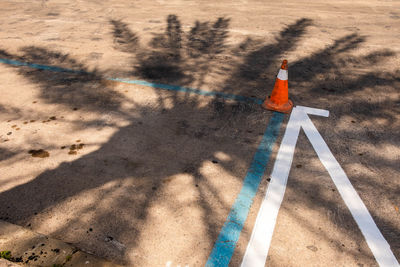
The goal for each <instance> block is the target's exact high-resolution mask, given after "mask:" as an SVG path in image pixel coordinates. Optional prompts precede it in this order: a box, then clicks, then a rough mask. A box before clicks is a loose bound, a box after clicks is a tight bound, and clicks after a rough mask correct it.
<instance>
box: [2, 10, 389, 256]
mask: <svg viewBox="0 0 400 267" xmlns="http://www.w3.org/2000/svg"><path fill="white" fill-rule="evenodd" d="M229 21H230V20H229V19H227V18H218V19H217V20H216V21H215V22H196V23H195V25H194V26H193V27H192V28H191V30H190V31H189V32H188V33H185V32H184V31H183V30H182V27H181V25H180V22H179V19H178V17H177V16H175V15H169V16H168V18H167V27H166V30H165V32H164V33H162V34H157V35H155V36H154V38H153V39H152V40H151V42H150V43H149V44H148V45H147V46H143V45H142V44H140V40H139V37H138V35H137V34H135V33H134V32H132V31H131V30H130V29H129V27H128V25H127V24H125V23H124V22H122V21H120V20H119V21H117V20H112V21H110V23H111V25H112V27H113V32H112V33H113V35H114V40H115V42H114V45H115V47H116V48H117V49H119V50H121V51H122V52H125V53H128V54H129V55H131V57H132V70H131V74H132V75H134V76H135V77H140V78H142V79H146V80H148V81H150V82H157V83H168V84H175V85H181V86H196V87H198V88H200V87H202V86H203V85H205V84H206V83H207V79H206V78H207V77H208V76H209V75H210V73H214V72H216V71H222V73H224V79H223V81H222V82H221V86H218V87H219V88H220V90H222V91H223V92H227V93H236V94H241V95H245V96H256V97H259V98H262V97H264V94H265V93H264V88H265V84H268V83H270V84H272V82H273V81H272V80H268V78H265V77H264V76H263V74H264V72H272V73H274V72H275V71H276V70H275V68H276V66H274V65H275V64H276V63H277V61H279V60H280V56H281V55H282V54H283V53H285V52H286V51H290V50H294V49H295V48H296V44H297V42H298V41H299V40H300V38H301V37H302V36H303V35H304V34H305V31H306V28H307V27H308V26H310V25H311V23H312V22H311V20H309V19H300V20H298V21H296V22H295V23H293V24H292V25H289V26H288V27H287V28H286V29H284V30H282V32H281V34H280V35H279V37H277V40H276V43H274V44H264V43H260V42H257V41H253V40H251V39H247V40H245V41H244V42H243V43H241V44H240V45H239V46H238V47H229V46H228V45H227V44H226V40H227V37H228V27H229ZM362 42H364V40H363V38H362V37H360V36H358V35H352V36H347V37H344V38H343V40H337V41H336V43H335V44H334V45H333V46H332V47H330V48H328V49H326V50H325V51H323V52H321V53H322V54H323V55H325V56H326V55H329V53H330V54H331V55H332V56H331V58H330V59H331V60H334V57H337V58H343V57H344V56H343V55H342V53H344V52H348V51H351V50H352V49H354V48H355V47H357V46H358V45H360V44H361V43H362ZM21 52H22V55H12V54H8V53H7V52H5V51H0V53H1V55H2V57H6V58H9V59H13V60H20V61H32V62H37V63H39V64H44V65H52V66H59V67H63V68H68V69H74V70H79V72H72V73H71V72H59V73H52V74H51V75H49V72H48V71H43V70H32V69H29V68H27V67H18V70H17V71H18V73H19V74H20V75H21V76H23V77H25V78H27V79H28V80H29V81H31V82H32V83H34V84H37V85H39V86H40V97H41V98H42V99H44V100H45V101H47V102H48V103H54V104H59V105H60V106H65V107H68V108H70V109H74V108H76V107H81V108H85V109H87V110H89V111H90V112H93V113H95V114H99V115H100V114H104V113H107V112H115V113H116V114H117V116H119V117H121V118H124V119H126V120H128V121H129V123H128V124H127V125H126V126H123V127H119V128H118V129H117V131H116V132H115V133H114V134H113V136H112V137H111V138H110V139H109V140H108V141H107V142H106V143H105V144H103V145H102V146H101V147H100V148H99V149H98V150H96V151H94V152H92V153H89V154H86V155H84V156H82V157H80V158H78V159H76V160H74V161H72V162H64V163H62V164H60V165H59V166H58V167H57V168H56V169H53V170H48V171H45V172H43V173H41V174H40V175H39V176H37V177H36V178H35V179H33V180H32V181H30V182H28V183H26V184H22V185H20V186H17V187H14V188H12V189H10V190H8V191H5V192H2V193H1V194H0V203H8V204H7V208H6V209H4V210H0V217H2V218H3V219H6V220H8V221H10V222H13V223H18V224H23V225H26V224H28V223H30V221H32V220H33V219H34V218H35V216H36V215H37V214H45V213H49V212H52V211H53V210H57V209H59V208H60V207H63V208H64V207H67V210H66V214H68V216H69V218H68V220H66V221H64V222H62V226H61V227H59V228H57V229H56V230H55V231H54V232H53V233H52V235H54V236H60V237H61V236H65V235H68V238H70V239H71V240H73V242H75V243H77V244H78V246H79V247H80V248H83V249H86V250H89V251H90V250H91V245H90V242H86V241H85V239H87V240H91V241H93V240H94V241H96V242H97V243H98V244H99V245H98V247H96V253H99V255H102V256H104V257H106V258H109V259H113V260H115V261H116V262H120V263H126V262H127V260H128V259H127V258H126V257H127V251H128V250H124V249H122V250H121V249H120V248H118V247H113V246H112V245H110V243H107V242H104V238H106V237H108V236H111V237H113V238H115V239H116V240H120V241H121V242H123V243H124V244H125V246H126V248H128V249H130V250H132V249H134V248H136V247H138V246H139V245H140V240H141V239H140V237H141V234H142V232H143V229H144V228H145V226H146V223H147V221H148V217H149V213H150V208H151V207H152V206H153V205H154V203H157V202H160V201H164V200H166V198H165V193H164V190H165V188H166V187H167V185H168V181H170V179H171V177H174V176H176V175H181V174H185V175H189V176H191V177H192V178H193V179H192V184H191V188H193V190H196V191H197V193H198V194H199V198H198V200H196V203H195V204H196V205H198V206H200V207H201V210H202V224H203V225H204V229H206V230H205V231H206V235H207V240H208V241H209V243H210V244H212V243H213V242H214V240H216V238H217V235H218V231H219V229H220V227H221V226H222V223H223V221H221V220H219V219H217V218H219V216H220V214H219V213H218V212H217V211H216V210H223V211H224V212H225V213H226V214H227V213H228V212H229V209H230V204H229V203H226V201H224V200H223V197H222V196H221V195H220V193H219V191H218V190H217V188H215V185H214V184H213V183H211V182H210V181H209V179H208V177H207V175H205V174H204V172H203V171H202V167H203V166H204V164H206V163H207V162H212V161H217V162H218V164H219V166H221V168H222V169H223V170H224V171H225V172H226V173H228V174H230V175H232V176H235V177H236V178H235V179H238V180H240V179H242V178H243V177H244V175H241V176H240V177H238V176H237V175H236V174H237V173H240V174H243V171H245V169H243V168H238V167H235V166H249V163H250V162H249V161H250V160H251V157H252V155H253V154H254V151H255V149H256V145H255V144H257V140H258V138H259V133H262V132H263V130H264V129H263V125H264V124H265V121H266V120H267V119H268V117H269V114H268V113H262V112H256V111H259V107H258V106H256V105H254V104H253V105H252V104H248V103H230V102H226V101H224V100H223V99H211V100H210V101H208V102H207V100H205V99H204V98H202V97H198V96H190V95H188V94H187V95H184V96H182V95H180V94H176V93H170V92H157V100H158V102H157V105H143V104H140V103H139V102H135V101H134V100H132V99H127V98H126V97H125V96H124V95H123V94H121V93H119V92H117V91H116V90H113V88H112V86H110V85H109V83H107V82H105V80H104V74H103V73H101V72H100V71H98V70H90V69H88V68H87V67H86V66H85V65H84V64H82V63H79V61H78V60H75V59H73V58H72V57H71V56H69V55H65V54H61V53H58V52H54V51H49V50H47V49H45V48H40V47H33V46H31V47H26V48H24V49H22V50H21ZM230 52H232V53H236V56H237V57H239V58H241V60H240V62H241V63H237V62H236V64H235V65H233V66H232V69H231V70H230V71H225V69H224V68H225V66H226V62H225V63H221V64H220V65H218V66H219V67H218V66H217V67H215V66H214V63H215V62H217V61H218V60H219V58H218V56H219V55H220V54H222V53H230ZM321 53H320V54H321ZM320 54H318V53H316V54H315V55H310V57H308V58H306V59H304V60H301V61H298V62H295V63H293V73H294V74H293V76H294V83H295V84H296V85H298V86H299V87H300V88H304V87H305V85H304V84H305V83H307V82H308V81H313V80H315V79H316V78H315V77H316V73H318V71H320V72H321V71H322V73H321V74H329V73H332V72H335V71H338V70H341V69H342V66H341V65H335V66H334V67H333V68H330V69H327V68H322V69H318V70H316V69H313V68H314V67H313V66H314V65H315V64H316V63H315V62H316V61H317V58H318V57H319V56H321V55H320ZM386 56H390V52H388V53H386V54H385V53H383V54H378V53H376V54H371V55H370V58H371V59H372V60H375V61H379V60H381V59H383V58H385V57H386ZM365 62H369V61H368V59H366V61H365ZM308 70H311V71H308ZM381 79H383V80H382V82H384V83H387V84H393V82H394V81H393V79H392V78H384V77H381ZM343 82H344V83H351V82H353V80H352V79H345V80H344V81H343ZM332 83H334V82H333V81H332ZM320 84H321V83H320ZM363 86H364V85H363V80H362V79H361V82H360V83H359V87H358V88H359V89H360V90H361V89H362V88H363ZM311 90H312V91H316V90H321V89H320V88H319V87H318V86H315V87H314V88H312V89H311ZM318 92H320V91H318ZM321 95H322V93H321ZM295 97H297V96H296V95H295ZM126 102H131V103H132V104H134V107H133V108H132V109H130V110H127V109H125V108H123V104H124V103H126ZM362 104H363V103H360V105H362ZM338 109H339V108H338ZM341 115H344V114H340V113H339V116H341ZM99 124H104V125H105V124H106V122H104V121H101V119H99V121H93V122H88V124H87V125H88V126H89V127H94V126H96V127H97V126H98V125H99ZM244 147H246V148H244ZM217 153H223V154H224V155H228V158H229V160H226V161H221V160H217V159H216V154H217ZM243 153H245V154H246V155H247V157H244V156H243ZM244 158H246V159H244ZM93 195H94V197H93ZM91 198H94V199H92V202H90V201H89V202H88V203H87V204H82V205H81V206H79V208H78V209H77V210H74V207H72V205H71V206H68V204H66V203H69V202H72V203H77V202H79V201H80V200H82V199H91ZM102 203H103V204H102ZM97 205H98V206H97ZM321 205H322V204H321ZM171 209H174V207H172V206H171ZM87 213H90V214H92V215H91V216H92V217H90V219H89V220H90V222H89V223H88V222H87V221H85V220H84V219H82V216H83V215H84V214H87ZM125 214H129V216H125ZM222 217H223V216H222ZM225 217H226V216H225ZM91 223H96V229H95V230H94V232H95V235H94V236H89V235H88V234H90V233H86V232H85V230H83V232H82V231H80V230H79V231H75V230H73V229H76V228H77V227H80V228H82V227H86V228H88V227H89V225H90V224H91ZM383 223H385V222H383ZM116 225H118V227H116ZM86 228H85V229H86ZM349 234H350V235H351V234H354V233H352V232H351V231H350V230H349Z"/></svg>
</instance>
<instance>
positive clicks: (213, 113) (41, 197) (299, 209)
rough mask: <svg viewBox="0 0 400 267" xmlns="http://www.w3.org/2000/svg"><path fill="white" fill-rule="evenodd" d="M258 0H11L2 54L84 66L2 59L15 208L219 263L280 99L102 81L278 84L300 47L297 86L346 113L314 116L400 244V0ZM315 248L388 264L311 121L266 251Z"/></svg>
mask: <svg viewBox="0 0 400 267" xmlns="http://www.w3.org/2000/svg"><path fill="white" fill-rule="evenodd" d="M246 3H247V4H240V5H239V4H229V5H228V4H226V3H223V2H221V3H218V4H216V3H211V2H210V3H208V2H207V1H204V2H201V3H195V2H192V1H188V2H185V4H182V3H181V2H179V1H172V2H169V3H168V4H167V3H164V2H162V3H161V1H159V2H157V3H152V4H150V3H142V4H138V3H130V4H127V3H124V2H118V1H117V2H115V1H114V2H112V5H110V3H108V4H107V2H104V3H102V4H98V3H97V4H96V3H94V2H93V3H92V2H90V1H89V2H85V3H81V2H72V3H70V2H62V1H54V2H53V1H43V2H41V3H36V4H35V3H25V2H21V3H11V2H4V3H2V4H0V7H1V8H2V10H4V12H5V13H6V14H9V16H4V17H3V18H1V22H2V24H3V25H7V28H3V29H0V30H1V31H0V38H1V40H2V42H1V43H2V44H1V45H0V58H7V59H12V60H19V61H29V62H33V63H37V64H45V65H52V66H57V67H63V68H68V69H73V70H79V71H83V72H84V73H65V72H50V71H44V70H35V69H32V68H28V67H13V66H7V65H3V64H2V65H0V80H1V83H0V84H1V85H0V92H1V94H2V96H3V98H2V100H1V101H0V110H1V115H0V116H1V117H0V120H1V124H0V130H1V133H0V142H1V143H0V160H1V161H0V166H1V169H2V175H1V177H0V188H1V190H0V191H1V192H0V203H1V205H2V207H3V208H2V209H1V210H0V217H1V219H2V220H5V221H8V222H12V223H15V224H18V225H23V226H26V227H30V228H32V229H34V230H35V231H38V232H42V233H45V234H48V235H50V236H52V237H54V238H59V239H61V240H64V241H66V242H70V243H73V244H74V245H75V246H77V247H79V248H81V249H84V250H87V251H89V252H93V253H95V254H96V255H99V256H103V257H106V258H108V259H110V260H112V261H114V262H117V263H122V264H127V265H133V266H165V264H166V262H167V261H172V262H173V263H174V264H176V265H178V264H181V265H182V264H190V266H198V265H203V264H204V262H205V261H206V259H207V257H208V255H209V253H210V251H211V249H212V246H213V243H214V241H215V240H216V238H217V236H218V233H219V230H220V228H221V226H222V224H223V223H224V221H225V218H226V216H227V214H228V212H229V209H230V207H231V206H232V203H233V201H234V199H235V197H236V195H237V193H238V192H239V190H240V188H241V182H242V180H243V178H244V176H245V174H246V171H247V168H248V166H249V165H250V162H251V160H252V156H253V155H254V152H255V150H256V148H257V146H258V143H259V141H260V139H261V135H262V134H263V132H264V130H265V127H266V125H267V122H268V119H269V118H270V116H271V113H269V112H266V111H263V110H262V109H261V108H260V107H259V106H257V105H255V104H249V103H242V102H234V101H225V100H223V99H220V98H215V99H213V98H209V97H203V96H196V95H190V94H184V93H176V92H166V91H161V90H157V89H152V88H146V87H144V86H137V85H135V86H133V85H126V84H121V83H114V82H106V81H105V80H104V79H103V78H104V77H110V76H116V77H125V78H131V79H142V80H146V81H150V82H158V83H166V84H173V85H181V86H190V87H194V88H200V89H206V90H213V91H220V92H224V93H234V94H239V95H243V96H248V97H257V98H264V97H265V95H266V94H267V93H268V92H269V90H270V88H272V86H273V83H274V76H275V75H276V72H277V69H278V68H279V64H280V61H281V60H282V59H283V57H287V58H288V59H289V75H290V76H289V79H290V88H291V91H290V93H291V97H292V99H293V100H294V102H295V103H296V104H299V105H306V106H310V107H317V108H323V109H328V110H329V111H330V113H331V116H330V118H315V119H313V120H314V121H315V123H316V125H317V128H318V129H319V130H320V132H321V134H322V136H323V137H324V138H325V140H326V141H327V143H328V145H329V147H330V148H331V149H332V151H333V153H334V155H335V156H336V157H337V159H338V161H339V162H340V163H341V164H342V167H343V168H344V169H345V171H346V173H347V174H348V176H349V178H350V180H351V182H352V183H353V185H354V187H355V188H356V190H357V191H358V192H359V194H360V196H361V198H362V199H363V201H364V202H365V204H366V206H367V207H368V209H369V211H370V212H371V214H372V216H373V217H374V219H375V221H376V223H377V225H378V227H379V228H380V229H381V231H382V233H383V235H384V236H385V238H386V239H387V240H388V242H389V244H390V245H391V247H392V250H393V252H394V254H395V255H396V257H397V258H399V255H400V240H399V234H398V233H399V228H400V214H399V211H398V207H399V205H400V199H399V195H400V194H399V193H400V191H399V190H400V189H399V188H400V187H399V181H398V179H396V177H399V167H398V165H399V164H398V162H399V156H400V150H399V144H400V140H399V135H398V134H397V133H398V132H399V131H400V122H399V111H400V102H399V85H400V70H399V62H400V61H399V57H398V52H399V51H398V48H397V47H391V46H390V45H389V44H390V43H391V42H394V41H396V40H397V41H398V38H399V36H398V33H395V31H394V29H395V28H396V27H398V26H400V25H399V24H400V19H399V18H400V17H399V14H397V13H396V12H395V11H394V10H396V9H395V8H394V7H396V5H398V4H396V3H395V2H379V1H376V2H375V1H369V2H365V3H353V4H348V3H345V2H343V3H337V4H336V5H327V4H318V3H317V2H315V3H308V4H307V5H305V4H304V5H303V6H301V5H300V3H298V2H296V3H291V2H288V3H285V4H284V6H283V7H281V5H282V4H279V6H280V7H281V8H282V9H283V10H284V11H285V12H282V13H284V14H285V15H284V16H283V15H281V12H278V11H276V8H275V6H274V5H276V3H265V2H263V3H262V4H260V3H258V2H256V1H254V2H252V1H246ZM160 4H163V8H161V9H159V10H157V11H156V12H154V10H155V9H156V8H157V6H158V5H160ZM369 5H372V6H374V9H372V8H370V7H369ZM176 7H180V8H182V10H183V11H180V12H177V10H176ZM388 13H389V14H391V15H390V16H389V17H387V14H388ZM265 14H268V15H265ZM289 15H291V16H289ZM354 21H356V23H355V22H354ZM363 23H364V24H363ZM77 29H79V31H78V30H77ZM396 34H397V35H396ZM396 49H397V50H396ZM25 122H26V123H25ZM14 125H16V126H15V127H13V126H14ZM17 128H18V129H19V130H17ZM9 132H11V134H8V133H9ZM74 144H75V146H79V144H81V147H80V148H81V149H70V148H71V146H72V145H74ZM82 144H83V145H82ZM63 147H64V148H63ZM39 149H44V150H46V151H47V152H48V153H49V157H43V158H32V157H31V155H30V154H29V153H28V152H29V151H30V150H39ZM70 151H75V152H76V153H69V152H70ZM31 154H32V153H31ZM270 165H271V164H270ZM270 170H271V168H269V169H268V171H267V174H269V172H270ZM266 186H267V182H266V179H264V184H263V186H262V190H261V193H260V194H259V195H258V196H257V199H256V202H255V205H254V207H253V209H252V210H251V214H250V217H249V220H248V222H247V224H246V225H245V228H244V231H243V234H242V236H241V239H240V240H239V243H238V247H237V250H236V252H235V255H234V257H233V259H232V262H231V264H232V266H238V265H239V263H240V260H241V257H242V254H243V253H244V250H245V246H246V245H247V240H248V238H249V235H250V234H251V230H252V225H253V223H254V219H255V216H256V212H257V210H258V205H259V202H260V198H261V197H262V192H263V191H265V188H266ZM396 208H397V209H396ZM90 229H91V230H90ZM293 233H296V235H293ZM288 244H291V245H290V246H288ZM288 255H290V256H288ZM310 262H311V263H312V264H314V265H346V266H361V265H363V264H364V265H368V266H370V265H374V264H376V263H375V261H374V259H373V256H372V254H371V252H370V251H369V249H368V247H367V246H366V244H365V241H364V240H363V237H362V235H361V233H360V232H359V230H358V228H357V226H356V224H355V223H354V221H353V220H352V218H351V216H350V213H349V212H348V211H347V208H346V207H345V205H344V203H343V201H342V200H341V198H340V196H339V195H338V193H337V191H336V190H335V188H334V186H333V183H332V182H331V181H330V178H329V176H328V175H327V173H326V171H325V170H324V169H323V168H322V166H321V164H320V163H319V162H318V158H317V157H316V155H315V153H314V152H313V150H312V148H311V146H310V145H309V143H308V141H307V140H306V138H305V137H304V135H301V137H300V139H299V143H298V147H297V150H296V154H295V160H294V163H293V169H292V172H291V175H290V177H289V184H288V190H287V194H286V195H285V200H284V203H283V206H282V209H281V212H280V214H279V217H278V224H277V228H276V232H275V235H274V238H273V241H272V245H271V251H270V255H269V258H268V262H267V263H268V265H270V266H283V265H284V266H292V265H293V266H304V265H308V264H309V263H310Z"/></svg>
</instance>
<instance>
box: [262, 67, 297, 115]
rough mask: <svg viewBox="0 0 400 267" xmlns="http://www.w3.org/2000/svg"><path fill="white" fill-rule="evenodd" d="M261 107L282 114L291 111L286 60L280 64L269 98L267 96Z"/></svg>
mask: <svg viewBox="0 0 400 267" xmlns="http://www.w3.org/2000/svg"><path fill="white" fill-rule="evenodd" d="M261 106H262V107H263V108H265V109H268V110H273V111H278V112H282V113H290V111H291V110H292V108H293V103H292V101H291V100H289V92H288V66H287V60H286V59H285V60H283V62H282V66H281V69H280V70H279V73H278V76H277V77H276V81H275V86H274V89H273V90H272V93H271V96H268V97H267V98H266V99H265V101H264V103H263V104H262V105H261Z"/></svg>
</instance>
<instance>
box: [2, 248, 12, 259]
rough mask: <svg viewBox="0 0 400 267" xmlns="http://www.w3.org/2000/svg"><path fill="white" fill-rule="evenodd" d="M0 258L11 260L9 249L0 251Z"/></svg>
mask: <svg viewBox="0 0 400 267" xmlns="http://www.w3.org/2000/svg"><path fill="white" fill-rule="evenodd" d="M0 258H3V259H6V260H11V251H9V250H4V251H1V252H0Z"/></svg>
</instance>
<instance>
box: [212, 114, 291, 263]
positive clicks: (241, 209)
mask: <svg viewBox="0 0 400 267" xmlns="http://www.w3.org/2000/svg"><path fill="white" fill-rule="evenodd" d="M284 116H285V115H284V114H282V113H278V112H274V114H273V115H272V117H271V119H270V121H269V123H268V126H267V129H266V131H265V133H264V136H263V139H262V141H261V143H260V145H259V146H258V149H257V151H256V154H255V155H254V158H253V161H252V163H251V165H250V168H249V170H248V171H247V174H246V177H245V178H244V181H243V187H242V189H241V191H240V193H239V195H238V196H237V198H236V200H235V203H234V204H233V206H232V208H231V211H230V212H229V215H228V218H227V219H226V221H225V224H224V225H223V227H222V229H221V232H220V234H219V236H218V239H217V241H216V242H215V244H214V248H213V250H212V251H211V254H210V256H209V258H208V260H207V263H206V266H207V267H217V266H218V267H220V266H228V264H229V262H230V260H231V258H232V255H233V252H234V250H235V247H236V243H237V241H238V239H239V236H240V232H241V231H242V228H243V225H244V222H245V221H246V218H247V215H248V213H249V210H250V207H251V205H252V204H253V199H254V196H255V195H256V193H257V190H258V186H259V185H260V182H261V179H262V177H263V175H264V172H265V168H266V166H267V164H268V161H269V158H270V155H271V150H272V146H273V144H274V143H275V141H276V138H277V137H278V134H279V129H280V126H281V124H282V122H283V118H284Z"/></svg>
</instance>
